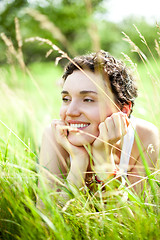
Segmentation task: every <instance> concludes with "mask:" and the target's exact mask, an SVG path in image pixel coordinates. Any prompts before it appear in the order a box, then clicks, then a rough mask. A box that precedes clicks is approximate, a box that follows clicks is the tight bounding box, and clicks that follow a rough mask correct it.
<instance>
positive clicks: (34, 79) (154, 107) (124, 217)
mask: <svg viewBox="0 0 160 240" xmlns="http://www.w3.org/2000/svg"><path fill="white" fill-rule="evenodd" d="M158 64H159V63H158ZM158 64H156V63H154V62H152V61H151V66H152V68H153V69H152V68H151V67H150V66H149V69H148V70H147V69H146V68H145V66H144V65H143V64H142V63H141V64H139V65H138V72H139V75H140V78H139V80H138V85H139V98H138V99H137V101H136V105H135V109H134V112H133V113H134V115H135V116H137V117H141V118H144V119H146V120H149V121H151V122H153V123H154V124H156V125H157V127H158V128H159V129H160V108H159V104H160V96H159V93H160V78H159V74H160V70H159V69H158V67H157V65H158ZM0 72H1V82H0V85H1V86H0V102H1V104H0V113H1V114H0V116H1V117H0V159H1V161H0V164H1V165H0V173H1V178H0V191H1V194H0V239H3V240H7V239H22V240H28V239H38V240H41V239H45V240H46V239H48V240H51V239H66V240H69V239H95V240H96V239H126V240H128V239H134V240H135V239H137V240H139V239H143V240H144V239H147V240H148V239H159V236H160V228H159V226H160V212H159V207H160V195H159V172H157V173H156V170H157V169H156V170H155V174H154V177H153V178H152V182H153V185H154V192H153V191H151V193H149V192H148V190H147V189H148V187H147V186H146V188H145V194H146V196H147V198H148V201H147V203H146V202H145V199H144V198H143V197H138V196H137V195H136V194H135V193H133V192H132V191H130V190H128V194H129V201H123V198H122V196H121V195H118V196H114V197H113V198H110V199H109V202H108V204H104V203H103V201H102V199H101V198H100V199H99V200H97V199H96V198H94V197H91V196H90V195H89V194H87V193H86V194H83V193H81V192H77V193H76V195H75V197H74V198H73V199H72V200H70V201H69V202H68V203H67V205H66V206H65V207H63V208H62V207H60V206H59V205H58V204H57V203H56V201H54V200H53V199H52V192H51V190H50V189H49V188H43V190H42V191H41V192H39V190H38V188H37V178H38V173H37V169H38V165H37V162H38V155H39V148H40V142H41V136H42V132H43V129H44V127H45V126H47V125H48V124H49V123H50V122H51V119H53V118H59V107H60V104H61V99H60V94H59V93H60V87H59V86H58V84H57V82H58V80H59V79H60V77H61V74H62V69H61V68H60V67H59V66H55V65H54V63H35V64H33V65H30V66H29V72H28V73H24V72H23V71H21V70H20V68H19V67H14V66H13V65H9V66H2V67H1V68H0ZM157 141H158V139H157ZM156 182H157V184H156ZM146 184H147V183H146ZM37 194H40V196H41V198H42V199H43V201H44V205H45V208H44V210H43V211H42V212H41V211H39V210H38V209H37V208H36V207H35V198H36V196H37ZM155 196H156V198H155Z"/></svg>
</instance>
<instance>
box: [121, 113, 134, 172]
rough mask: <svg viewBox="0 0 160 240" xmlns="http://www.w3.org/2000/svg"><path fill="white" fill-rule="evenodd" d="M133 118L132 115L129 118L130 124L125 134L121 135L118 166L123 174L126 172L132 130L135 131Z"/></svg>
mask: <svg viewBox="0 0 160 240" xmlns="http://www.w3.org/2000/svg"><path fill="white" fill-rule="evenodd" d="M135 126H136V123H135V119H134V117H132V118H131V119H130V124H129V126H128V129H127V133H126V135H125V136H124V137H123V146H122V152H121V158H120V164H119V168H120V169H122V170H123V172H124V174H127V170H128V164H129V159H130V155H131V151H132V147H133V142H134V132H135Z"/></svg>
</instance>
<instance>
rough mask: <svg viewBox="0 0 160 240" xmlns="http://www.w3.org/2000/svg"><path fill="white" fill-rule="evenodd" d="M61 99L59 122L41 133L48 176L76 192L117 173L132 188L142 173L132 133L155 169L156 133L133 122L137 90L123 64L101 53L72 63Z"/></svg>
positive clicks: (138, 121) (136, 120)
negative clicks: (71, 187)
mask: <svg viewBox="0 0 160 240" xmlns="http://www.w3.org/2000/svg"><path fill="white" fill-rule="evenodd" d="M61 94H62V106H61V109H60V120H53V121H52V123H51V125H50V126H49V127H47V128H46V129H45V131H44V135H43V139H42V146H41V153H40V165H41V166H43V167H45V168H47V169H48V170H49V172H50V173H52V174H53V175H56V176H58V177H64V176H65V177H66V179H67V181H68V183H69V184H70V185H75V186H76V187H78V188H80V187H82V186H84V185H85V184H88V182H89V179H92V180H93V177H94V180H95V183H97V184H98V183H102V182H103V184H105V183H106V182H107V179H108V178H109V177H110V176H111V175H116V173H115V172H116V171H118V172H119V173H122V175H126V176H127V177H128V180H129V181H130V183H131V184H133V183H136V182H137V181H139V180H141V178H142V177H143V176H144V175H145V169H144V166H143V162H142V159H141V155H140V151H139V147H138V145H137V142H136V138H135V133H136V135H137V136H138V139H139V141H140V143H141V148H142V150H143V154H144V156H145V159H146V161H147V163H148V166H149V168H151V169H153V168H154V167H155V164H156V161H157V158H158V151H159V150H158V147H159V144H158V130H157V128H156V127H155V126H154V125H153V124H151V123H149V122H147V121H145V120H142V119H139V118H135V117H131V112H132V109H133V105H134V100H135V98H136V97H137V88H136V86H135V82H134V79H133V77H132V75H131V73H130V71H129V69H127V68H126V66H125V65H124V63H123V62H122V61H119V60H116V59H115V58H114V57H112V56H110V55H109V54H108V53H107V52H104V51H99V52H98V53H92V54H89V55H86V56H80V57H76V58H74V59H73V62H70V63H69V64H68V65H67V67H66V70H65V73H64V75H63V89H62V93H61ZM91 155H92V157H91ZM67 166H69V167H67ZM45 172H46V170H45ZM47 175H48V179H50V180H51V179H52V178H50V177H49V173H48V174H47ZM141 182H142V183H143V181H141ZM51 184H52V182H51ZM88 186H89V184H88ZM135 186H136V187H137V186H138V185H137V184H135ZM139 187H141V184H139Z"/></svg>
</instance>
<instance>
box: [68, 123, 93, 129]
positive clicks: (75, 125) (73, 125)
mask: <svg viewBox="0 0 160 240" xmlns="http://www.w3.org/2000/svg"><path fill="white" fill-rule="evenodd" d="M88 125H89V124H83V123H81V124H77V123H75V124H73V123H71V124H70V127H72V128H84V127H87V126H88Z"/></svg>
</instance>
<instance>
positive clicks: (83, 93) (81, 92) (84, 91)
mask: <svg viewBox="0 0 160 240" xmlns="http://www.w3.org/2000/svg"><path fill="white" fill-rule="evenodd" d="M89 93H93V94H96V95H97V92H95V91H90V90H83V91H80V94H81V95H85V94H89ZM61 94H69V92H68V91H65V90H63V91H62V92H61Z"/></svg>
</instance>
